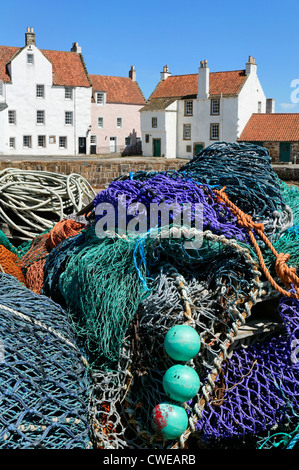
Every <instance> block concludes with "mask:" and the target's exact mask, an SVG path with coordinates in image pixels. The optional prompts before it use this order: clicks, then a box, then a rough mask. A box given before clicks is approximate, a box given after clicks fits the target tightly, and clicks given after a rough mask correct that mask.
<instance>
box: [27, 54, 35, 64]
mask: <svg viewBox="0 0 299 470" xmlns="http://www.w3.org/2000/svg"><path fill="white" fill-rule="evenodd" d="M27 64H28V65H33V64H34V56H33V54H27Z"/></svg>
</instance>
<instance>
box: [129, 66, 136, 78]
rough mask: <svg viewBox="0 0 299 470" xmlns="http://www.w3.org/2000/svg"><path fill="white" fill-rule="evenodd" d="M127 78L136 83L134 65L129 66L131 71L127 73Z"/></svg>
mask: <svg viewBox="0 0 299 470" xmlns="http://www.w3.org/2000/svg"><path fill="white" fill-rule="evenodd" d="M129 78H130V79H131V80H132V81H133V82H136V70H135V66H134V65H131V69H130V71H129Z"/></svg>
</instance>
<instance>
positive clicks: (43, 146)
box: [37, 135, 46, 148]
mask: <svg viewBox="0 0 299 470" xmlns="http://www.w3.org/2000/svg"><path fill="white" fill-rule="evenodd" d="M40 138H41V139H42V145H40ZM37 146H38V148H45V147H46V136H45V135H38V136H37Z"/></svg>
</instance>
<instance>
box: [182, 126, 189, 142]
mask: <svg viewBox="0 0 299 470" xmlns="http://www.w3.org/2000/svg"><path fill="white" fill-rule="evenodd" d="M183 135H184V137H183V138H184V140H190V139H191V124H184V128H183Z"/></svg>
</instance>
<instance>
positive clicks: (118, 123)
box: [116, 117, 123, 129]
mask: <svg viewBox="0 0 299 470" xmlns="http://www.w3.org/2000/svg"><path fill="white" fill-rule="evenodd" d="M116 127H117V129H122V127H123V118H121V117H118V118H116Z"/></svg>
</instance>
